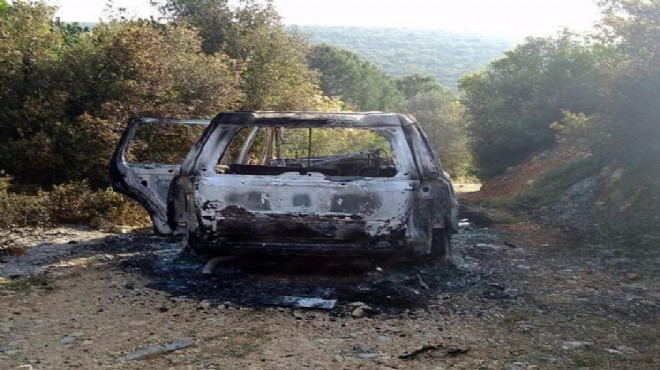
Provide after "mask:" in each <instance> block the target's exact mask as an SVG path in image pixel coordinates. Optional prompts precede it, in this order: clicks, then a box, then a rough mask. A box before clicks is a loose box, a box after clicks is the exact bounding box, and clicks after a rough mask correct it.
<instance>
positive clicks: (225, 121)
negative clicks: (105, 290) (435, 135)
mask: <svg viewBox="0 0 660 370" xmlns="http://www.w3.org/2000/svg"><path fill="white" fill-rule="evenodd" d="M111 178H112V183H113V187H114V188H115V189H116V190H118V191H120V192H123V193H125V194H127V195H129V196H131V197H132V198H134V199H135V200H137V201H138V202H140V203H141V204H142V205H143V206H144V207H145V208H146V209H147V211H148V212H149V214H150V216H151V219H152V221H153V224H154V229H155V231H156V232H157V233H159V234H163V235H177V234H178V235H184V236H185V238H186V240H187V242H188V245H189V247H190V248H193V249H195V250H204V251H212V252H214V253H218V254H254V253H258V254H261V253H276V254H303V255H306V254H314V255H317V254H320V255H323V254H326V255H348V256H372V255H392V254H406V255H416V256H428V257H433V258H436V259H446V258H448V256H449V252H450V237H451V234H453V233H455V232H456V231H457V229H458V204H457V201H456V198H455V197H454V193H453V189H452V185H451V182H450V179H449V177H448V175H447V174H446V173H445V172H444V171H443V170H442V168H441V166H440V163H439V162H438V159H437V154H436V152H435V150H434V149H433V147H432V145H431V143H430V142H429V140H428V138H427V137H426V135H425V134H424V132H423V130H422V129H421V127H420V125H419V124H418V123H417V122H416V121H415V120H414V118H412V117H410V116H406V115H401V114H384V113H305V112H238V113H220V114H219V115H218V116H216V117H215V118H214V119H213V120H211V121H204V120H172V119H155V118H137V119H133V120H131V121H130V122H129V124H128V126H127V128H126V130H125V132H124V134H123V136H122V138H121V140H120V142H119V144H118V146H117V149H116V151H115V154H114V156H113V159H112V163H111Z"/></svg>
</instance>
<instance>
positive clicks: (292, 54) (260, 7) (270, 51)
mask: <svg viewBox="0 0 660 370" xmlns="http://www.w3.org/2000/svg"><path fill="white" fill-rule="evenodd" d="M162 10H163V12H164V13H165V14H167V15H168V16H169V18H170V19H171V20H174V21H177V22H178V21H184V22H188V23H189V24H191V25H193V26H195V27H197V28H198V29H199V32H200V36H201V38H202V49H203V50H204V52H206V53H207V54H210V55H215V54H218V53H224V54H226V55H229V56H230V57H231V58H233V59H235V60H237V62H238V63H239V64H240V65H241V66H242V67H243V69H244V70H243V73H242V76H241V77H242V78H241V87H242V89H243V92H244V93H245V100H244V101H243V104H242V105H241V107H240V108H241V109H244V110H257V109H261V110H314V109H317V107H316V102H317V97H318V96H320V95H321V94H320V92H319V88H318V86H317V84H316V76H315V74H314V73H311V71H309V69H308V68H307V62H306V59H305V58H306V55H307V43H306V42H305V41H304V40H303V39H302V38H300V37H298V36H295V35H290V34H288V33H287V32H286V31H285V30H284V28H283V27H282V26H281V25H280V24H279V16H278V15H277V13H276V12H275V11H274V9H273V7H272V4H271V2H270V1H266V2H262V1H257V0H242V1H240V2H238V4H237V5H236V6H232V5H230V4H229V1H227V0H168V1H167V2H166V4H165V5H164V6H163V8H162Z"/></svg>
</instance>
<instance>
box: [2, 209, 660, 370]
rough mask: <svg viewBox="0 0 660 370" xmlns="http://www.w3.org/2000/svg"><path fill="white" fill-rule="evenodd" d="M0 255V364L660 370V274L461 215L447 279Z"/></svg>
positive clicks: (88, 254)
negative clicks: (291, 302) (327, 305)
mask: <svg viewBox="0 0 660 370" xmlns="http://www.w3.org/2000/svg"><path fill="white" fill-rule="evenodd" d="M466 214H470V215H474V212H472V213H470V212H468V213H466ZM0 243H1V244H0V246H2V247H4V248H5V255H1V256H0V279H1V280H0V369H13V368H17V369H30V368H31V369H73V368H80V369H291V368H295V369H298V368H317V369H657V368H660V323H659V320H660V290H658V271H657V268H656V267H655V266H658V264H657V263H658V261H657V260H656V261H644V262H645V263H638V261H636V260H635V259H634V258H633V257H630V255H629V254H627V253H623V252H622V251H619V250H615V249H611V248H608V247H607V246H603V245H590V244H588V243H585V242H584V241H579V239H576V238H572V237H570V236H569V235H568V234H567V233H566V232H562V231H560V230H556V229H552V228H549V227H545V226H542V225H538V224H535V223H532V222H528V221H519V222H517V223H510V224H500V225H488V222H487V220H486V221H484V219H482V218H481V217H476V216H475V217H474V220H468V221H467V223H464V224H463V229H462V230H461V232H460V233H459V234H458V235H456V236H455V238H454V257H453V265H451V266H438V265H432V264H431V265H430V264H426V265H414V264H401V263H396V262H394V261H359V260H356V261H346V260H319V259H308V258H307V259H305V258H281V259H272V258H269V259H238V260H227V261H222V262H221V263H220V265H219V266H218V267H217V268H216V269H215V270H214V273H213V274H212V275H203V274H202V268H203V266H204V264H205V262H206V261H207V260H206V259H204V258H202V257H199V256H188V255H181V254H180V253H179V251H180V244H179V242H178V241H177V240H171V239H164V238H160V237H156V236H153V235H151V234H150V233H148V232H132V233H127V234H110V233H101V232H97V231H92V230H88V229H83V228H79V227H64V226H63V227H57V228H48V229H17V230H9V231H5V232H0ZM9 246H12V248H10V249H7V247H9ZM639 266H641V267H639ZM645 266H646V267H645ZM284 296H297V297H314V298H321V299H324V300H327V301H326V302H332V301H331V300H333V299H336V300H337V302H336V305H335V307H334V308H332V309H305V308H295V307H288V306H286V305H273V303H275V302H276V301H278V300H281V298H282V297H284ZM149 346H151V347H149ZM145 348H146V349H145ZM141 350H142V351H141ZM136 351H138V352H137V353H136ZM136 358H137V359H136ZM21 366H22V367H21Z"/></svg>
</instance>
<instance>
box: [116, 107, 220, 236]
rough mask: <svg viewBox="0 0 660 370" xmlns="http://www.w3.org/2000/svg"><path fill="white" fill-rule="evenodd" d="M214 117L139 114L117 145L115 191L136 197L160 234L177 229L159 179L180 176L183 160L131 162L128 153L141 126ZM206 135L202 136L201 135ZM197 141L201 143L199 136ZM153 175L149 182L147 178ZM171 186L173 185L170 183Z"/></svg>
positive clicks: (204, 122) (189, 122)
mask: <svg viewBox="0 0 660 370" xmlns="http://www.w3.org/2000/svg"><path fill="white" fill-rule="evenodd" d="M210 122H211V121H210V120H201V119H167V118H146V117H138V118H132V119H130V120H129V122H128V125H127V126H126V129H125V130H124V132H123V133H122V136H121V139H120V140H119V143H118V144H117V147H116V148H115V152H114V154H113V155H112V160H111V162H110V180H111V182H112V187H113V189H114V190H115V191H117V192H120V193H122V194H125V195H127V196H129V197H130V198H132V199H134V200H136V201H137V202H138V203H140V205H142V206H143V207H144V208H145V209H146V210H147V212H148V213H149V216H150V217H151V221H152V223H153V227H154V231H155V232H156V233H157V234H160V235H171V234H173V231H174V230H173V229H172V227H171V226H170V224H169V223H168V210H167V196H166V197H164V198H163V197H162V196H159V194H158V191H157V190H156V188H155V186H156V182H155V181H151V180H153V179H156V180H158V181H159V182H163V181H169V183H171V182H172V180H173V179H174V178H175V177H176V176H178V175H179V173H180V170H181V163H178V164H163V163H148V164H139V166H138V165H137V164H132V163H130V162H129V161H128V159H127V155H126V152H127V150H128V148H129V146H130V143H131V141H132V140H133V139H134V138H135V134H136V132H137V129H138V127H139V126H140V125H142V124H185V125H205V126H207V128H208V126H209V124H210ZM203 136H204V135H203V134H202V135H200V138H201V137H203ZM200 138H198V139H197V142H199V139H200ZM195 147H196V145H193V146H192V147H191V148H190V149H189V151H188V154H187V155H188V156H190V155H191V152H194V150H192V149H193V148H195ZM146 178H149V181H147V180H146ZM168 188H169V186H168Z"/></svg>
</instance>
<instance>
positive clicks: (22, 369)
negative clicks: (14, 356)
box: [9, 365, 34, 370]
mask: <svg viewBox="0 0 660 370" xmlns="http://www.w3.org/2000/svg"><path fill="white" fill-rule="evenodd" d="M33 369H34V368H33V367H32V365H21V366H16V367H12V368H11V369H9V370H33Z"/></svg>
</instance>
